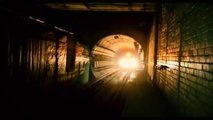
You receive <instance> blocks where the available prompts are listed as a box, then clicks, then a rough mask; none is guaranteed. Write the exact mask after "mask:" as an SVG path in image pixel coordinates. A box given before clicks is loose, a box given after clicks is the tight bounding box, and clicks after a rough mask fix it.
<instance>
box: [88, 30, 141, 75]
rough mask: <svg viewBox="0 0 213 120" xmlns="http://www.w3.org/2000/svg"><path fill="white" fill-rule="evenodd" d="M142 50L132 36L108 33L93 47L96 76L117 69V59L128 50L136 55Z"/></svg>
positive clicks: (93, 65) (92, 67) (93, 67)
mask: <svg viewBox="0 0 213 120" xmlns="http://www.w3.org/2000/svg"><path fill="white" fill-rule="evenodd" d="M141 51H142V47H141V45H140V44H139V43H138V42H137V41H136V40H135V39H133V38H132V37H129V36H127V35H123V34H112V35H108V36H106V37H104V38H102V39H101V40H100V41H98V42H97V43H96V44H95V45H94V47H93V49H92V52H91V53H92V66H91V69H92V72H93V74H94V76H95V77H96V78H99V77H100V76H102V75H104V74H107V73H110V72H113V71H116V70H118V69H119V67H118V61H117V59H118V58H119V57H121V56H123V54H125V53H126V52H130V53H131V54H133V55H135V57H136V56H139V54H140V53H141ZM139 57H140V56H139ZM139 59H140V58H139Z"/></svg>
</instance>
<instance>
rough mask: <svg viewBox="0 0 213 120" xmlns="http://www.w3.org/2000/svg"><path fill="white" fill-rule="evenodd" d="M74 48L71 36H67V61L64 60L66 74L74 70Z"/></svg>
mask: <svg viewBox="0 0 213 120" xmlns="http://www.w3.org/2000/svg"><path fill="white" fill-rule="evenodd" d="M75 46H76V41H75V39H74V38H73V36H71V35H68V36H67V60H66V72H67V73H68V72H71V71H73V70H74V69H75V54H76V53H75Z"/></svg>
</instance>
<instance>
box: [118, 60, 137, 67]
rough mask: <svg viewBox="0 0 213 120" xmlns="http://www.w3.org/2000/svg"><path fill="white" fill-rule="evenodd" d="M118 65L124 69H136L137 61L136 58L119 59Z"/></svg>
mask: <svg viewBox="0 0 213 120" xmlns="http://www.w3.org/2000/svg"><path fill="white" fill-rule="evenodd" d="M118 65H119V66H120V67H121V68H124V69H136V68H137V66H138V61H137V59H136V58H132V57H131V58H129V57H127V58H121V59H119V60H118Z"/></svg>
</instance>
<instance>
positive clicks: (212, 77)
mask: <svg viewBox="0 0 213 120" xmlns="http://www.w3.org/2000/svg"><path fill="white" fill-rule="evenodd" d="M204 77H205V79H208V80H213V75H212V73H210V72H204Z"/></svg>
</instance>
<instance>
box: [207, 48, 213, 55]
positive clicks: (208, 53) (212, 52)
mask: <svg viewBox="0 0 213 120" xmlns="http://www.w3.org/2000/svg"><path fill="white" fill-rule="evenodd" d="M205 55H213V48H205Z"/></svg>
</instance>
